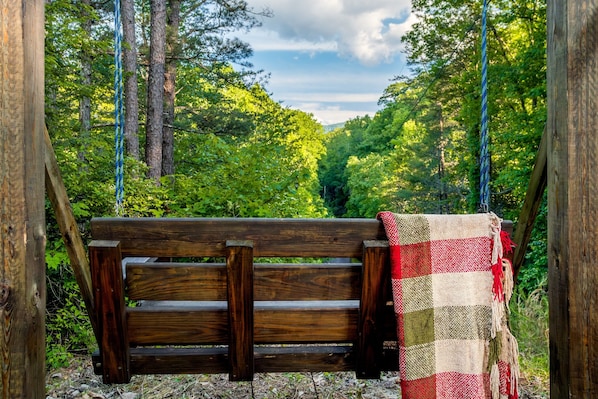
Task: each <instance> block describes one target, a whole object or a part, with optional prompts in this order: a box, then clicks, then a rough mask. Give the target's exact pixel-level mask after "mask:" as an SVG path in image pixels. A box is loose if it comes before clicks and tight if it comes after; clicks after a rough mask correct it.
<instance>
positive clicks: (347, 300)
mask: <svg viewBox="0 0 598 399" xmlns="http://www.w3.org/2000/svg"><path fill="white" fill-rule="evenodd" d="M506 225H507V226H506V229H507V230H509V229H510V228H512V225H511V224H510V222H506ZM503 229H505V222H503ZM91 232H92V238H93V241H92V242H91V243H90V245H89V254H90V265H91V273H92V284H93V288H94V311H93V314H95V315H97V316H96V317H97V319H96V320H95V322H96V325H97V327H98V332H97V335H98V337H97V338H98V342H99V353H97V354H96V355H94V368H95V370H96V372H97V373H98V374H102V376H103V380H104V382H106V383H124V382H128V381H129V380H130V378H131V375H133V374H178V373H202V374H206V373H228V374H229V378H230V380H233V381H239V380H252V379H253V376H254V373H256V372H257V373H259V372H292V371H331V372H332V371H355V373H356V376H357V378H379V377H380V372H381V370H389V371H390V370H398V364H397V363H398V353H397V348H396V320H395V315H394V312H393V308H392V301H391V300H392V295H391V287H390V267H389V247H388V242H387V241H386V235H385V233H384V228H383V226H382V223H381V222H379V221H378V220H375V219H155V218H139V219H130V218H98V219H93V220H92V223H91ZM128 257H135V258H138V257H147V258H148V259H153V260H152V261H143V260H141V261H140V260H138V259H137V260H133V261H127V262H125V263H123V259H125V258H128ZM292 258H296V260H297V263H292V262H291V260H292ZM338 258H340V259H341V260H344V261H345V262H344V263H339V262H336V263H329V262H331V260H333V261H337V260H339V259H338ZM123 264H125V266H123ZM123 268H124V273H123ZM123 275H124V276H126V277H123Z"/></svg>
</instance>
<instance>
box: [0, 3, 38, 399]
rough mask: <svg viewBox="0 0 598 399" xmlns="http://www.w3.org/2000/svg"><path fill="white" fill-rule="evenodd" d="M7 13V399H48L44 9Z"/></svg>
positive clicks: (3, 261) (0, 93)
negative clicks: (46, 364) (46, 382)
mask: <svg viewBox="0 0 598 399" xmlns="http://www.w3.org/2000/svg"><path fill="white" fill-rule="evenodd" d="M0 10H2V11H1V13H2V16H1V17H0V37H1V38H2V45H1V48H2V51H0V76H2V78H1V79H0V353H2V360H1V361H0V364H1V366H2V367H0V376H1V379H0V397H2V398H6V399H9V398H34V399H35V398H39V399H43V398H45V396H46V395H45V372H46V367H45V334H46V331H45V311H46V274H45V271H46V269H45V266H46V265H45V244H46V224H45V213H44V205H45V198H44V130H43V129H44V2H43V0H0Z"/></svg>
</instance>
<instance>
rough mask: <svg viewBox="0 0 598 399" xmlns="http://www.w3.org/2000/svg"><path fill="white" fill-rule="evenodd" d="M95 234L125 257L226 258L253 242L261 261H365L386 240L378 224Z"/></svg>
mask: <svg viewBox="0 0 598 399" xmlns="http://www.w3.org/2000/svg"><path fill="white" fill-rule="evenodd" d="M91 230H92V236H93V238H94V239H97V240H119V241H121V245H122V251H123V255H124V256H157V257H163V256H164V257H168V256H215V257H223V256H225V255H226V241H227V240H250V241H253V243H254V247H253V253H254V256H256V257H261V256H280V257H296V256H302V257H331V258H335V257H348V258H359V257H361V255H362V243H363V241H364V240H384V239H386V235H385V233H384V228H383V226H382V223H381V222H379V221H378V220H375V219H267V218H263V219H260V218H255V219H243V218H221V219H210V218H205V219H174V218H173V219H170V218H168V219H167V218H163V219H158V218H121V219H119V218H98V219H93V220H92V222H91Z"/></svg>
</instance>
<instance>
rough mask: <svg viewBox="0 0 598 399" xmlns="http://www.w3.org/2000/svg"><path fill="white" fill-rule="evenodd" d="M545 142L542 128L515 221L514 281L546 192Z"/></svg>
mask: <svg viewBox="0 0 598 399" xmlns="http://www.w3.org/2000/svg"><path fill="white" fill-rule="evenodd" d="M546 141H547V139H546V127H544V132H543V133H542V139H541V140H540V146H539V147H538V153H537V154H536V163H535V164H534V169H533V170H532V175H531V177H530V181H529V184H528V186H527V193H526V194H525V201H524V202H523V206H522V207H521V212H520V213H519V218H518V219H517V228H516V229H515V234H514V235H513V241H515V244H517V246H516V247H515V253H514V254H513V272H514V274H515V276H514V278H515V281H517V276H518V275H519V270H520V269H521V266H522V265H523V261H524V260H525V252H526V251H527V247H528V245H529V240H530V239H531V236H532V230H533V229H534V222H535V221H536V216H538V211H539V209H540V205H541V204H542V198H543V197H544V191H546V173H547V164H548V158H547V155H546Z"/></svg>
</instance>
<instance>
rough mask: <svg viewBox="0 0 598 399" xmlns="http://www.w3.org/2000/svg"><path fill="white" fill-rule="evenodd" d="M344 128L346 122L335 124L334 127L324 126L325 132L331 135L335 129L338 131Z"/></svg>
mask: <svg viewBox="0 0 598 399" xmlns="http://www.w3.org/2000/svg"><path fill="white" fill-rule="evenodd" d="M343 126H345V122H339V123H334V124H332V125H324V132H326V133H329V132H331V131H333V130H334V129H338V128H340V127H343Z"/></svg>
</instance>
